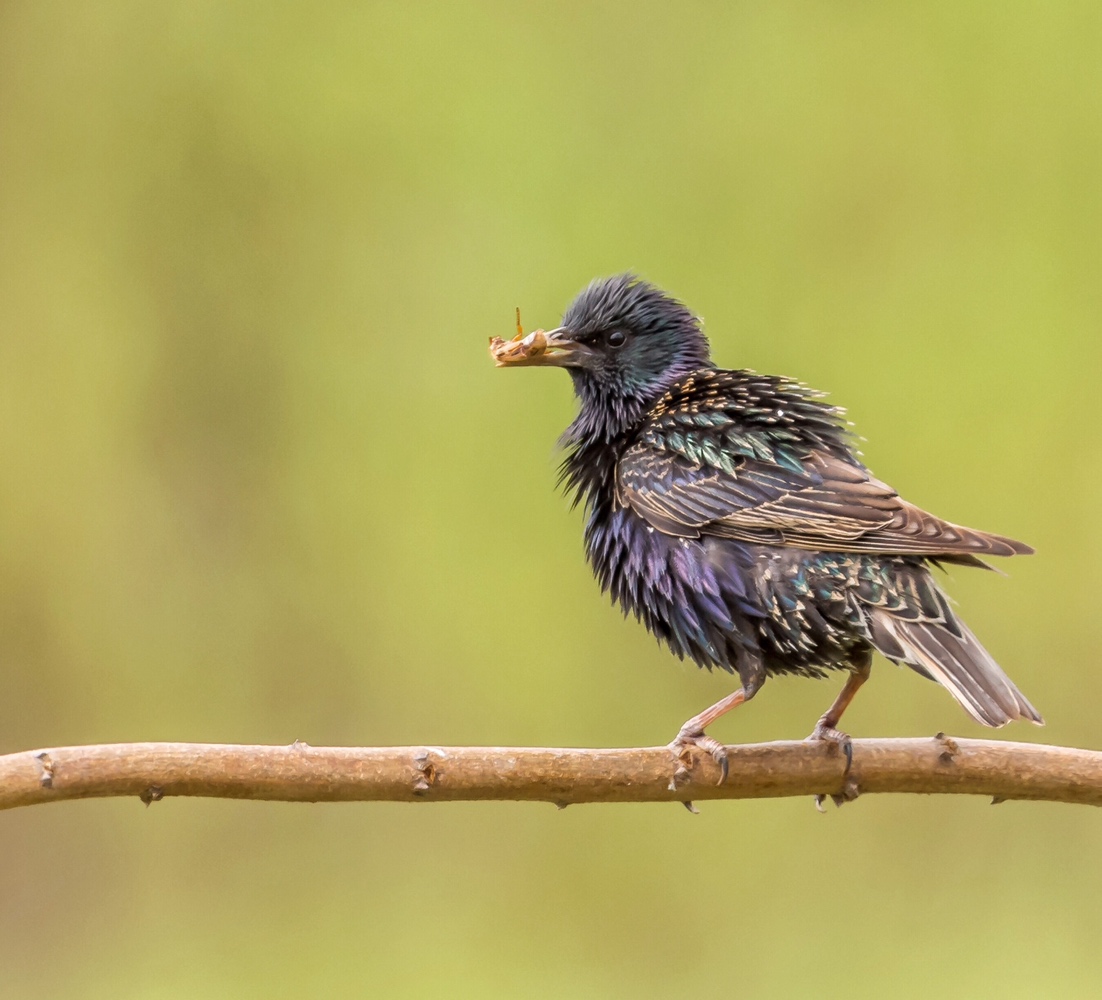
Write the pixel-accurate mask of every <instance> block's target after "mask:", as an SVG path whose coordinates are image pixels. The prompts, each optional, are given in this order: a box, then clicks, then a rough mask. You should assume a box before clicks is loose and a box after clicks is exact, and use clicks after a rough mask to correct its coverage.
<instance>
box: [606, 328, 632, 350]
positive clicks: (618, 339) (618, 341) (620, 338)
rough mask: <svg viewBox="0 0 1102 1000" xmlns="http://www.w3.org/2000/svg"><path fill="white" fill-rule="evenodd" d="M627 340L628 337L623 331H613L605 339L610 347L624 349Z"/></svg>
mask: <svg viewBox="0 0 1102 1000" xmlns="http://www.w3.org/2000/svg"><path fill="white" fill-rule="evenodd" d="M627 339H628V335H627V334H626V333H624V331H623V330H613V331H611V332H610V333H609V335H608V336H607V337H605V342H606V343H607V344H608V346H609V347H623V346H624V341H626V340H627Z"/></svg>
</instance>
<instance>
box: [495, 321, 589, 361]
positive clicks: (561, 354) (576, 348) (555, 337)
mask: <svg viewBox="0 0 1102 1000" xmlns="http://www.w3.org/2000/svg"><path fill="white" fill-rule="evenodd" d="M589 353H591V352H590V349H589V348H588V347H586V346H585V345H584V344H581V343H579V342H578V341H576V340H571V338H570V333H569V331H568V330H567V329H566V327H561V326H560V327H559V328H558V329H557V330H548V331H547V332H546V333H545V332H544V331H543V330H533V331H532V332H531V333H530V334H528V336H527V337H522V336H521V335H520V334H518V335H517V336H516V337H514V338H513V339H512V340H502V339H501V338H500V337H491V338H490V356H491V357H492V358H493V359H494V364H495V365H497V366H498V368H525V367H532V366H535V365H554V366H555V367H557V368H569V367H575V366H578V365H580V364H582V363H583V361H582V359H583V358H584V357H585V356H586V355H587V354H589Z"/></svg>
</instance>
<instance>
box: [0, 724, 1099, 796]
mask: <svg viewBox="0 0 1102 1000" xmlns="http://www.w3.org/2000/svg"><path fill="white" fill-rule="evenodd" d="M728 751H729V754H730V778H729V779H728V781H727V783H726V784H724V785H717V784H716V781H717V780H718V778H719V768H718V767H717V765H716V764H715V763H714V761H712V759H711V758H710V757H702V756H701V755H699V754H694V755H693V756H692V757H691V758H690V757H688V756H686V757H685V759H684V760H683V761H680V762H679V761H678V760H677V758H675V757H674V755H673V754H672V753H671V752H670V750H669V749H668V748H667V747H645V748H641V749H623V750H619V749H616V750H585V749H551V748H540V747H536V748H509V747H311V746H308V745H306V744H304V743H293V744H292V745H290V746H237V745H224V744H209V743H115V744H103V745H99V746H76V747H58V748H53V749H49V750H39V751H33V750H32V751H26V752H23V753H14V754H8V755H7V756H3V757H0V809H12V808H15V807H16V806H28V805H34V804H36V803H40V802H59V801H61V800H63V799H83V798H97V797H106V796H118V795H134V796H138V797H140V798H141V799H142V801H144V802H146V803H149V802H152V801H155V800H157V799H160V798H162V797H164V796H166V795H203V796H212V797H215V798H231V799H267V800H278V801H285V802H369V801H372V802H378V801H390V802H414V801H427V802H435V801H440V802H444V801H447V802H455V801H473V800H507V801H541V802H553V803H556V804H558V805H568V804H570V803H576V802H671V801H673V802H687V801H690V800H694V799H695V800H704V799H741V798H775V797H779V796H786V795H835V796H841V797H843V798H852V797H853V796H854V795H855V794H858V793H860V794H868V793H872V792H924V793H935V792H938V793H953V794H964V795H988V796H991V797H992V798H993V799H994V800H995V801H1003V800H1006V799H1040V800H1047V801H1051V802H1074V803H1084V804H1089V805H1102V752H1100V751H1094V750H1076V749H1072V748H1069V747H1053V746H1041V745H1037V744H1031V743H1001V742H995V741H991V740H963V739H961V740H955V739H952V738H949V737H944V736H938V737H934V738H930V739H886V740H854V741H853V767H852V770H851V771H850V773H849V775H848V776H847V775H846V774H845V758H844V756H843V755H842V754H840V753H839V752H838V750H837V748H835V747H833V746H830V745H826V744H815V743H792V742H786V743H759V744H752V745H746V746H732V747H729V748H728Z"/></svg>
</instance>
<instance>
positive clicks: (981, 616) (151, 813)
mask: <svg viewBox="0 0 1102 1000" xmlns="http://www.w3.org/2000/svg"><path fill="white" fill-rule="evenodd" d="M1100 159H1102V11H1100V8H1099V7H1098V5H1096V4H1092V3H1087V2H1083V3H1065V2H1056V3H1054V2H1036V3H1013V4H995V3H966V4H957V3H941V4H936V3H935V4H923V5H919V6H916V7H905V6H903V5H899V4H889V5H884V4H872V3H847V4H831V5H812V4H801V3H771V4H768V5H764V4H757V5H751V4H726V5H725V4H719V3H693V4H679V5H664V4H656V3H630V4H626V3H604V4H596V5H593V4H585V3H576V4H568V3H530V4H508V3H498V4H491V3H483V4H473V3H472V4H449V3H437V4H427V3H426V4H408V5H407V4H399V3H386V4H348V3H343V4H342V3H332V4H301V3H300V4H278V5H275V4H261V3H244V2H239V3H233V4H216V3H206V2H188V3H159V4H139V3H118V2H106V3H94V4H93V3H84V4H79V3H78V4H64V5H60V4H38V3H33V2H22V3H11V2H9V3H6V4H4V5H3V6H2V7H0V407H2V412H0V456H2V462H3V475H2V476H0V491H2V493H0V749H2V750H3V751H14V750H22V749H28V748H32V747H38V746H43V745H47V746H48V745H59V744H70V743H81V742H99V741H115V740H119V741H129V740H147V739H165V740H212V741H229V742H254V741H255V742H273V743H287V742H290V741H292V740H294V739H296V738H298V739H303V740H306V741H308V742H310V743H313V744H328V743H351V744H394V743H399V744H411V743H421V742H433V743H503V744H552V745H563V744H566V745H614V744H629V745H630V744H654V743H659V742H665V741H666V740H668V739H669V738H671V737H672V736H673V734H674V733H675V732H676V729H677V727H678V726H679V725H680V723H681V722H682V721H684V719H685V718H687V717H688V716H689V715H691V714H693V713H694V712H696V711H698V710H699V709H701V708H702V707H704V706H705V705H706V704H709V703H710V702H711V701H713V700H714V699H716V698H718V697H720V696H722V695H723V694H724V693H726V692H727V691H728V690H729V689H730V681H729V679H728V678H726V677H723V676H719V677H715V676H708V675H707V674H704V673H702V672H698V671H697V670H696V669H695V668H694V667H692V666H689V665H685V664H681V663H679V662H678V661H676V660H675V659H674V658H672V657H671V656H670V655H669V654H668V653H666V652H665V651H663V650H662V649H659V648H658V647H657V646H656V645H655V644H654V643H653V642H652V640H650V639H649V638H648V637H647V636H646V635H645V634H644V632H643V631H642V629H641V628H640V627H639V626H637V625H636V624H634V623H631V622H624V621H622V620H621V618H620V616H619V615H618V614H617V613H616V612H615V611H613V610H612V609H611V608H610V607H609V606H608V605H607V602H606V601H605V600H604V599H603V598H602V597H601V596H600V595H599V593H598V591H597V588H596V586H595V585H594V583H593V582H592V580H591V578H590V573H589V570H588V569H587V567H586V566H585V564H584V562H583V558H582V552H581V527H580V518H579V515H578V514H577V512H572V511H570V510H569V508H568V505H567V503H566V502H565V501H564V499H563V498H562V497H561V496H559V495H558V494H556V492H555V491H554V481H555V463H556V459H555V457H554V452H553V444H554V441H555V438H556V436H557V435H558V433H559V432H560V431H561V429H562V428H563V427H564V426H565V424H566V423H567V421H568V420H569V418H570V416H571V413H572V410H573V402H572V399H571V394H570V387H569V383H568V380H567V379H566V378H565V377H564V376H562V374H561V373H555V372H515V373H514V372H501V371H496V370H495V369H494V368H493V367H492V366H491V364H490V361H489V359H488V357H487V355H486V339H487V337H488V336H489V335H490V334H504V335H509V333H510V331H511V329H512V322H513V308H514V306H516V305H520V306H521V307H522V310H523V316H524V320H525V323H526V326H527V327H529V328H531V327H534V326H537V325H539V326H549V325H551V324H554V323H555V322H556V321H557V319H558V317H559V315H560V313H561V311H562V309H563V308H564V307H565V305H566V304H567V302H568V301H569V299H570V297H571V296H572V295H573V294H574V293H575V292H576V291H577V290H578V289H579V288H580V287H581V286H582V285H584V284H585V283H586V282H587V281H588V280H589V279H590V278H591V277H593V276H595V275H602V274H608V273H612V272H616V271H619V270H623V269H626V268H635V269H637V270H638V271H640V272H641V273H642V274H644V275H646V276H647V277H649V278H651V279H652V280H654V281H656V282H658V283H660V284H662V285H664V286H666V287H668V288H669V289H671V290H673V291H675V292H676V293H677V294H678V295H680V296H681V297H682V298H683V299H684V300H685V301H687V302H688V303H689V304H690V305H691V306H692V307H693V308H694V309H696V310H697V311H698V312H700V313H701V314H702V315H703V316H704V317H705V320H706V324H707V329H708V330H709V332H710V334H711V336H712V340H713V344H714V347H715V353H716V355H717V358H718V359H719V361H720V362H721V363H723V364H725V365H728V366H730V367H739V366H747V367H753V368H757V369H760V370H764V371H770V372H782V373H786V374H790V375H795V376H798V377H800V378H802V379H803V380H805V381H807V382H809V383H811V384H813V385H815V386H817V387H821V388H824V389H827V390H829V391H830V392H831V393H832V394H833V397H832V398H833V399H834V400H835V401H837V402H840V403H842V404H844V405H846V406H848V407H849V409H850V414H851V416H852V418H853V419H854V420H855V422H856V423H857V426H858V429H859V430H860V431H861V432H863V433H864V434H866V435H867V436H868V438H869V441H868V443H867V445H866V446H865V454H866V458H867V460H868V462H869V463H870V465H871V466H872V467H873V468H874V469H875V470H876V472H877V473H878V474H879V475H880V476H881V477H883V478H885V479H887V480H888V481H889V482H891V483H893V484H894V485H895V486H896V487H897V488H899V489H900V490H901V491H902V492H904V493H905V494H907V495H908V496H909V497H910V498H911V499H913V500H915V501H916V502H918V503H920V504H922V505H924V506H926V507H928V508H931V509H933V510H934V511H936V512H938V513H941V514H942V515H944V516H946V517H949V518H951V519H954V520H958V521H961V522H964V523H968V524H974V525H975V526H977V527H982V528H988V529H990V530H995V531H1000V532H1004V533H1007V534H1011V535H1014V536H1017V537H1021V538H1025V539H1027V540H1028V541H1030V542H1032V543H1033V544H1035V545H1036V547H1037V549H1038V555H1037V557H1036V558H1033V559H1028V560H1026V559H1022V560H1016V561H1014V562H1013V563H1012V564H1003V565H1004V566H1005V568H1006V569H1007V571H1008V573H1009V574H1010V577H1011V578H1010V579H1001V578H999V577H997V576H995V575H993V574H981V573H976V572H968V571H966V570H958V571H955V572H954V573H953V574H952V579H951V580H949V581H948V586H949V588H950V589H951V591H952V593H953V595H954V596H955V597H956V598H957V599H958V600H959V601H960V604H961V605H962V610H963V612H964V615H965V617H966V618H967V620H968V621H969V622H970V623H971V625H972V626H973V627H974V628H975V630H976V631H977V632H978V633H979V635H980V636H981V637H982V638H983V639H984V641H985V642H986V643H987V645H988V646H989V647H990V648H991V649H992V651H993V652H994V653H995V654H996V656H997V657H998V658H999V659H1000V660H1001V661H1002V662H1003V664H1004V666H1005V667H1006V668H1007V669H1008V671H1009V672H1010V673H1011V674H1012V675H1013V676H1014V678H1015V679H1016V680H1017V681H1018V683H1019V684H1020V685H1021V687H1022V688H1023V690H1024V691H1025V692H1026V693H1027V694H1028V696H1029V697H1030V698H1031V699H1032V700H1033V701H1034V702H1035V703H1036V704H1037V705H1038V706H1039V707H1040V708H1041V710H1042V711H1043V712H1044V714H1045V715H1046V716H1047V718H1048V720H1049V725H1048V728H1047V729H1045V730H1040V731H1038V730H1034V729H1032V728H1030V727H1025V726H1017V727H1014V728H1013V729H1012V730H1008V731H1006V733H1005V736H1006V738H1009V739H1018V740H1039V739H1044V740H1046V741H1051V742H1058V743H1067V744H1077V745H1085V746H1093V747H1098V746H1100V745H1102V739H1100V737H1099V733H1098V723H1097V719H1098V702H1099V700H1100V698H1102V674H1100V671H1099V667H1098V664H1099V657H1100V654H1102V621H1100V619H1099V616H1098V613H1097V595H1096V594H1095V592H1094V588H1093V585H1092V582H1091V581H1092V575H1093V574H1094V573H1095V572H1096V570H1097V566H1098V565H1099V562H1100V561H1102V529H1100V527H1099V516H1098V515H1099V509H1100V504H1102V443H1100V442H1102V437H1100V435H1099V423H1100V420H1102V393H1100V392H1099V382H1100V379H1102V345H1100V326H1102V281H1100V276H1099V260H1100V259H1102V182H1100V176H1102V174H1100ZM873 681H874V683H872V684H871V685H870V686H869V687H868V688H867V689H866V690H865V691H864V692H862V696H861V697H860V698H859V699H858V700H857V702H856V704H855V707H854V708H853V710H852V711H851V712H850V713H849V714H848V715H847V722H848V728H849V729H850V730H851V731H852V732H854V733H855V734H859V735H892V734H894V735H908V734H913V735H922V734H931V733H934V732H936V731H938V730H946V731H949V732H953V733H958V734H964V735H971V736H978V735H984V734H983V733H981V731H980V729H979V727H977V726H975V725H973V724H972V723H971V722H970V721H969V720H968V719H967V718H966V716H965V715H964V713H963V712H962V711H961V710H960V709H959V708H958V707H957V706H956V705H955V704H954V703H953V701H952V699H951V698H950V697H949V696H948V695H947V694H946V693H945V692H943V691H941V690H939V689H938V688H936V687H935V686H934V685H932V684H928V683H925V682H923V681H922V680H920V679H919V678H918V677H916V676H915V675H914V674H912V673H910V672H909V671H908V672H903V671H900V670H897V669H896V668H895V667H892V666H891V665H888V664H884V663H881V664H880V665H879V666H878V668H877V669H876V670H875V671H874V674H873ZM837 686H838V684H837V683H835V682H829V683H828V682H820V683H815V682H810V681H791V680H775V681H772V682H771V683H770V684H768V685H767V686H766V688H765V690H764V691H763V693H762V694H761V696H760V697H759V698H758V699H757V700H756V701H755V702H754V703H753V705H752V706H750V707H749V708H748V709H746V710H745V711H743V712H738V713H736V714H735V716H733V717H730V718H729V719H727V720H725V721H724V722H723V723H721V724H720V725H719V726H718V727H717V729H716V732H717V734H718V735H720V736H721V737H724V738H727V739H730V740H762V739H771V738H781V737H784V738H798V737H802V736H803V735H805V734H806V733H807V732H808V731H809V730H810V728H811V725H812V723H813V722H814V721H815V719H816V718H817V717H818V714H819V713H820V712H821V711H822V710H823V708H824V707H825V706H826V705H827V704H828V702H829V700H830V699H831V698H832V697H833V695H834V692H835V690H836V689H837ZM1100 836H1102V818H1100V817H1099V814H1098V813H1097V812H1094V811H1090V810H1087V809H1084V808H1072V807H1061V806H1055V805H1039V804H1038V805H1030V804H1007V805H1005V806H1002V807H1000V808H999V809H991V808H990V806H989V805H988V804H987V803H986V802H983V801H978V800H968V801H964V800H962V801H956V800H951V799H930V800H922V799H918V798H913V797H899V798H894V799H893V798H881V799H877V798H866V799H862V800H861V801H860V802H858V803H857V804H855V805H853V806H849V807H847V808H846V809H844V810H842V811H840V812H835V811H833V810H832V811H831V812H830V814H829V815H827V816H825V817H823V816H820V815H818V814H817V813H816V812H815V810H814V808H813V807H812V804H811V802H810V801H778V802H768V801H767V802H743V803H735V802H732V803H716V804H708V805H707V806H706V807H705V808H704V809H703V812H702V815H701V816H698V817H693V816H690V815H689V814H688V813H686V812H685V811H684V810H682V809H680V808H677V807H660V806H646V807H643V806H640V807H624V806H619V807H579V808H571V809H568V810H567V811H565V812H562V813H558V812H556V811H555V810H554V809H553V808H551V807H549V806H547V807H543V806H534V805H516V804H471V805H446V806H413V807H411V806H401V805H362V806H361V805H346V806H301V805H299V806H293V805H282V804H243V803H232V802H204V801H186V800H176V801H173V800H168V801H164V802H161V803H159V804H157V805H156V806H154V807H153V808H150V809H145V808H143V807H142V806H141V805H140V804H139V803H138V802H137V801H136V800H135V801H121V800H120V801H101V802H84V803H70V804H65V805H59V806H54V807H50V808H36V809H28V810H22V811H16V812H12V813H7V814H4V815H2V816H0V900H2V903H0V969H2V970H3V978H2V980H0V995H3V996H4V997H8V996H10V997H20V998H26V997H78V996H79V997H82V998H97V997H104V998H107V997H110V998H113V1000H116V998H120V997H121V998H128V997H135V998H139V997H140V998H147V997H154V998H161V997H164V998H177V997H204V998H221V997H226V998H231V997H232V998H241V997H265V998H270V997H299V996H319V997H320V996H325V997H362V996H370V995H384V994H385V995H394V996H402V997H407V996H408V997H488V996H523V997H566V996H569V997H652V996H653V997H659V996H661V997H669V996H684V995H688V994H690V993H692V994H694V995H695V994H711V995H729V994H733V995H738V996H742V997H788V996H793V995H796V994H797V993H805V992H809V991H814V992H815V993H816V994H817V995H819V996H822V997H836V996H837V997H843V996H844V997H889V996H890V997H927V996H931V995H936V996H943V997H976V996H992V995H998V996H1000V997H1036V996H1040V995H1059V996H1062V997H1078V996H1082V997H1087V996H1090V997H1093V996H1097V995H1098V988H1099V982H1100V977H1102V956H1100V954H1099V951H1098V941H1099V938H1100V935H1102V904H1100V899H1102V870H1100V868H1099V864H1098V858H1099V849H1100V844H1099V840H1100Z"/></svg>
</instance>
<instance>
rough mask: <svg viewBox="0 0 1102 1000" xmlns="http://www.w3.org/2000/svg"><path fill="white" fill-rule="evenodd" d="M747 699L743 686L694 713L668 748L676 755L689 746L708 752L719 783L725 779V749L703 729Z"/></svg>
mask: <svg viewBox="0 0 1102 1000" xmlns="http://www.w3.org/2000/svg"><path fill="white" fill-rule="evenodd" d="M746 699H747V694H746V690H745V688H739V689H738V690H737V691H735V692H734V693H732V694H729V695H727V697H726V698H722V699H720V700H719V701H717V702H716V703H715V704H714V705H712V706H711V707H710V708H706V709H704V711H703V712H701V713H700V714H699V715H694V716H693V717H692V718H691V719H689V721H688V722H686V723H685V725H683V726H682V727H681V731H680V732H679V733H678V734H677V736H676V738H675V739H674V741H673V742H672V743H671V744H670V749H671V750H672V751H673V752H674V753H675V754H677V755H678V756H680V755H681V753H682V752H683V751H684V750H687V749H688V748H689V747H696V748H697V749H698V750H703V751H704V752H705V753H706V754H709V755H710V756H711V757H712V759H713V760H714V761H715V762H716V763H717V764H718V765H719V770H720V778H719V784H721V785H722V784H723V783H724V782H725V781H726V780H727V750H726V748H725V747H724V746H723V744H722V743H720V742H719V740H717V739H715V738H714V737H712V736H708V735H707V734H706V733H705V732H704V730H705V729H707V728H708V726H710V725H711V724H712V723H713V722H715V721H716V719H718V718H719V717H720V716H721V715H726V714H727V713H728V712H730V711H731V709H732V708H737V707H738V706H739V705H741V704H742V703H743V702H744V701H746Z"/></svg>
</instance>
